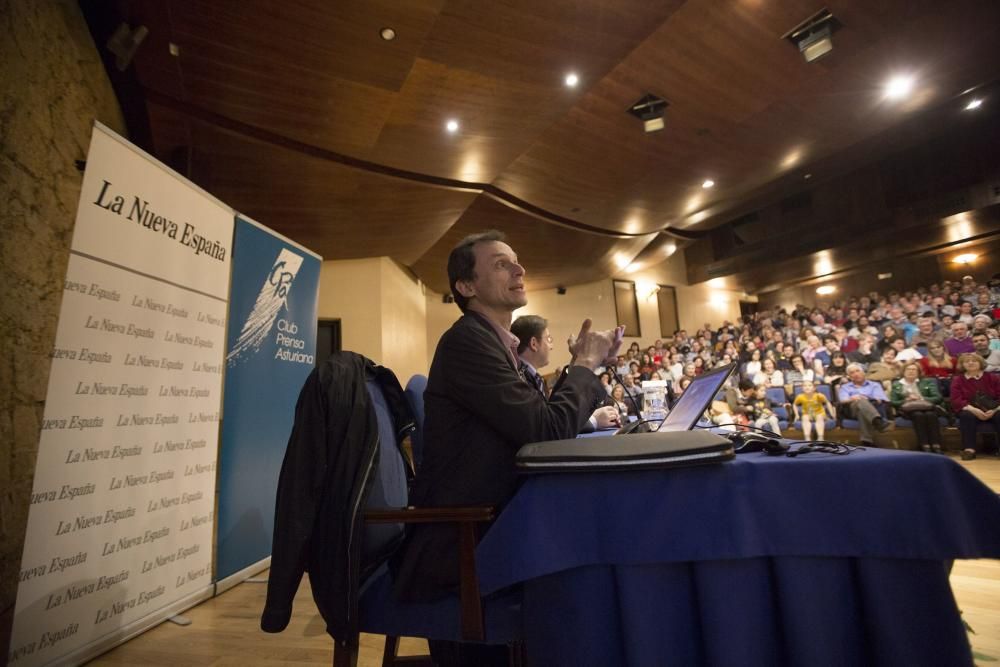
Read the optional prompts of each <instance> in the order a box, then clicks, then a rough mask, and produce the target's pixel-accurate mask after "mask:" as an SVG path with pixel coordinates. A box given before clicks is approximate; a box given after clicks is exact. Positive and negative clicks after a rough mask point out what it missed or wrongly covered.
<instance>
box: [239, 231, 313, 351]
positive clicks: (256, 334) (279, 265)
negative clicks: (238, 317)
mask: <svg viewBox="0 0 1000 667" xmlns="http://www.w3.org/2000/svg"><path fill="white" fill-rule="evenodd" d="M301 266H302V256H301V255H297V254H295V253H294V252H292V251H291V250H289V249H288V248H283V249H282V250H281V252H280V253H278V258H277V259H276V260H274V264H273V265H272V266H271V270H270V271H269V272H268V274H267V277H266V278H265V279H264V285H263V286H262V287H261V288H260V294H258V295H257V301H256V302H255V303H254V306H253V312H251V313H250V316H249V317H247V321H246V322H245V323H244V324H243V330H242V331H241V332H240V337H239V339H238V340H237V341H236V344H235V345H233V349H232V350H230V351H229V354H228V355H227V356H226V361H227V362H228V363H229V365H230V366H235V365H236V364H237V363H238V362H239V361H240V360H241V359H242V358H243V356H244V355H245V354H246V353H247V352H257V350H259V349H260V346H261V344H262V343H263V342H264V340H265V339H266V338H267V336H268V334H270V333H271V330H272V329H273V328H274V321H275V320H276V319H277V317H278V313H280V312H281V309H282V308H283V307H284V306H285V303H286V302H287V301H288V292H289V291H290V290H291V289H292V283H293V282H294V281H295V276H296V275H297V274H298V272H299V268H300V267H301Z"/></svg>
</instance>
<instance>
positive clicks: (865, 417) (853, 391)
mask: <svg viewBox="0 0 1000 667" xmlns="http://www.w3.org/2000/svg"><path fill="white" fill-rule="evenodd" d="M847 377H848V379H849V380H850V381H849V382H842V383H841V384H840V387H839V388H838V390H837V394H838V399H839V403H840V410H842V411H843V413H844V415H845V416H847V417H850V418H852V419H856V420H858V423H859V424H860V430H861V443H862V444H865V445H873V444H874V442H875V441H874V435H875V432H876V431H878V432H880V433H881V432H883V431H887V430H889V429H890V428H892V424H891V423H889V421H888V420H886V419H885V418H884V417H883V416H882V415H881V413H879V411H878V406H880V405H882V404H883V403H885V402H886V400H887V399H886V396H885V391H884V390H883V389H882V384H881V383H879V382H873V381H871V380H868V379H866V378H865V369H864V368H862V366H861V365H860V364H857V363H853V364H850V365H849V366H848V367H847Z"/></svg>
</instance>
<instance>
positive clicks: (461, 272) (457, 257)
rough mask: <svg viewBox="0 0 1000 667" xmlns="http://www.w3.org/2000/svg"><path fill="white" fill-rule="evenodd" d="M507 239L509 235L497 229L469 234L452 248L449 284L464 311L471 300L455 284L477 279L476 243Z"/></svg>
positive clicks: (449, 259)
mask: <svg viewBox="0 0 1000 667" xmlns="http://www.w3.org/2000/svg"><path fill="white" fill-rule="evenodd" d="M506 240H507V237H506V236H504V235H503V232H498V231H497V230H495V229H490V230H489V231H485V232H481V233H479V234H469V235H468V236H466V237H465V238H464V239H462V240H461V241H459V242H458V245H457V246H455V247H454V248H453V249H452V251H451V254H450V255H448V286H449V287H450V288H451V295H452V296H453V297H455V303H457V304H458V307H459V308H461V309H462V312H463V313H464V312H465V309H466V308H467V307H468V305H469V300H468V299H467V298H466V297H464V296H462V294H460V293H459V291H458V289H457V288H456V287H455V284H456V283H457V282H458V281H460V280H475V279H476V253H475V250H474V248H475V245H476V244H477V243H487V242H489V241H500V242H503V241H506Z"/></svg>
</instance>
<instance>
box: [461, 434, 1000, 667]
mask: <svg viewBox="0 0 1000 667" xmlns="http://www.w3.org/2000/svg"><path fill="white" fill-rule="evenodd" d="M998 556H1000V499H998V497H997V495H996V494H994V493H993V492H991V491H990V489H989V488H987V487H986V486H985V485H983V484H982V483H981V482H979V481H978V480H977V479H976V478H975V477H973V476H972V475H971V474H970V473H968V472H967V471H966V470H965V469H964V468H962V467H961V466H960V465H959V464H957V463H956V462H954V461H952V460H951V459H948V458H946V457H942V456H935V455H932V454H924V453H915V452H900V451H889V450H879V449H856V450H854V451H852V452H851V453H850V454H849V455H846V456H837V455H833V454H826V453H809V454H803V455H801V456H798V457H796V458H788V457H785V456H777V457H774V456H766V455H765V454H763V453H754V454H743V455H740V456H738V457H737V458H736V460H734V461H729V462H726V463H721V464H714V465H706V466H701V467H691V468H679V469H671V470H647V471H623V472H601V473H573V474H548V475H537V476H528V477H526V478H525V481H524V484H523V486H522V487H521V488H520V490H519V491H518V492H517V494H516V495H515V496H514V498H513V499H512V500H511V502H510V503H509V505H508V506H507V507H506V508H505V509H504V511H503V513H502V514H501V515H500V517H499V518H498V520H497V522H496V523H495V524H494V525H493V527H492V528H491V529H490V530H489V532H488V533H487V534H486V536H485V538H484V539H483V541H482V542H481V543H480V545H479V547H478V551H477V563H478V567H479V574H480V583H481V585H482V590H483V592H484V593H495V592H497V591H501V590H503V589H506V588H507V587H511V586H515V585H520V586H521V587H522V589H523V591H522V593H523V632H524V636H525V641H526V642H527V649H528V656H529V661H530V663H531V664H532V665H545V666H548V665H574V666H576V665H600V666H602V667H607V666H609V665H656V666H663V665H734V666H736V665H738V666H740V667H746V666H748V665H762V666H763V665H766V666H767V667H773V666H775V665H810V666H814V665H837V666H843V665H880V666H881V665H906V666H908V667H913V666H914V665H933V666H935V667H940V666H942V665H948V666H952V665H970V664H972V656H971V651H970V647H969V643H968V639H967V636H966V631H965V629H964V627H963V624H962V620H961V618H960V616H959V611H958V609H957V606H956V603H955V599H954V596H953V595H952V591H951V587H950V585H949V582H948V564H949V562H950V561H951V560H952V559H956V558H981V557H991V558H995V557H998Z"/></svg>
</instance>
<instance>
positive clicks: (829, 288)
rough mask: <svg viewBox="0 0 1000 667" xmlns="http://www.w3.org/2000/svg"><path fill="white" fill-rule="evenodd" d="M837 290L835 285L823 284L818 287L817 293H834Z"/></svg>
mask: <svg viewBox="0 0 1000 667" xmlns="http://www.w3.org/2000/svg"><path fill="white" fill-rule="evenodd" d="M836 291H837V288H836V287H834V286H833V285H821V286H819V287H817V288H816V294H821V295H826V294H833V293H834V292H836Z"/></svg>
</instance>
